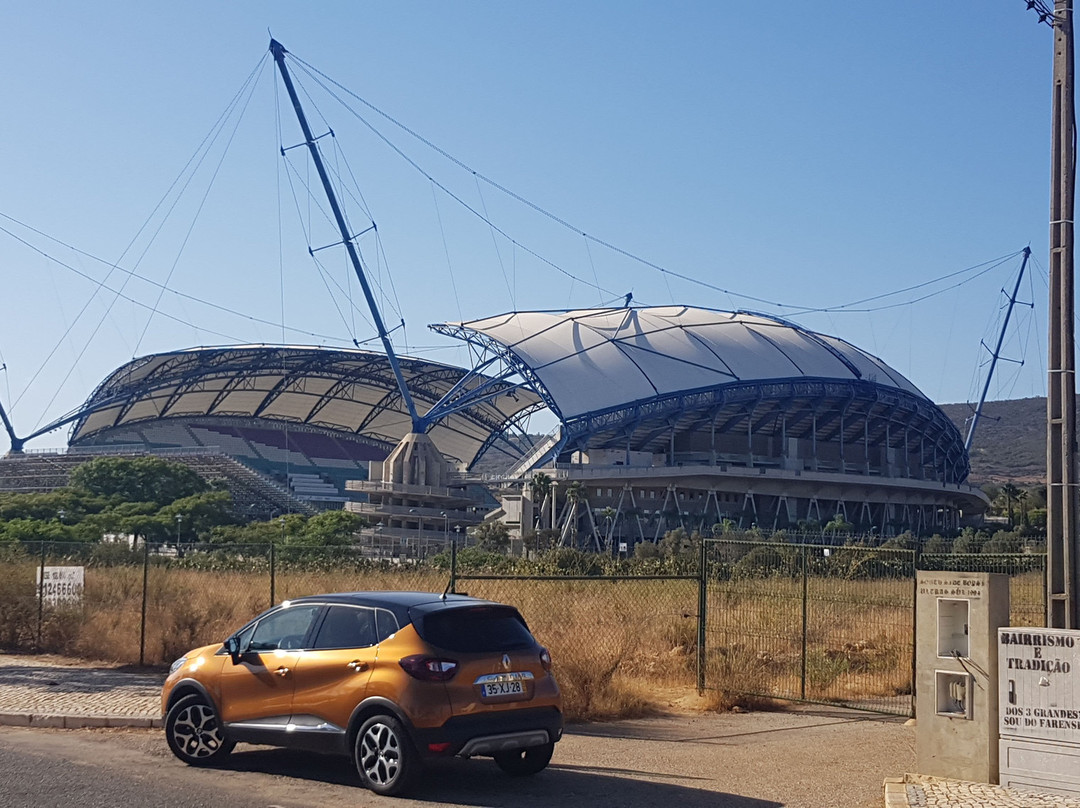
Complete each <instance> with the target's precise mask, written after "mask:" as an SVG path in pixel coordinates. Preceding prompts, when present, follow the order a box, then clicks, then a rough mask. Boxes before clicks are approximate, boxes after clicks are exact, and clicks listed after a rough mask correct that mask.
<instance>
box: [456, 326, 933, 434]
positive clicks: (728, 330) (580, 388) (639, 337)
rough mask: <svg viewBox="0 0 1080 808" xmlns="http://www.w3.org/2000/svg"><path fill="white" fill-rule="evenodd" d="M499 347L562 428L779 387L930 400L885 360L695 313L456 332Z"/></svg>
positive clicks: (838, 343)
mask: <svg viewBox="0 0 1080 808" xmlns="http://www.w3.org/2000/svg"><path fill="white" fill-rule="evenodd" d="M450 325H453V326H456V327H459V328H462V329H465V330H467V331H473V332H476V333H478V334H483V335H485V336H486V337H488V338H489V339H491V340H493V341H495V342H497V343H500V344H501V345H502V346H504V347H505V348H506V349H508V350H509V351H510V352H511V353H512V354H513V355H514V356H516V357H517V359H518V361H520V362H521V363H522V364H523V365H525V366H526V367H528V368H529V369H530V371H531V372H532V373H533V374H534V375H535V376H536V377H537V379H538V380H539V381H540V383H541V384H542V385H543V386H544V388H545V389H546V391H547V393H548V395H549V396H550V397H551V399H552V400H553V401H554V402H555V403H556V405H557V406H558V408H559V410H560V412H561V415H562V417H563V418H564V419H572V418H574V417H576V416H580V415H584V414H587V413H593V412H600V411H605V410H609V409H615V408H618V407H623V406H626V405H627V404H630V403H632V402H636V401H642V400H647V399H650V398H654V397H663V396H666V395H672V394H677V393H680V392H684V391H689V390H699V389H706V388H715V387H718V386H722V385H724V384H728V383H737V382H750V381H762V382H765V381H769V380H774V379H797V378H808V379H809V378H813V379H838V380H844V381H852V380H860V379H861V380H863V381H870V382H874V383H876V384H879V385H884V386H887V387H895V388H897V389H899V390H903V391H905V392H907V393H911V394H913V395H916V396H918V397H920V398H923V399H925V398H926V397H925V396H924V395H923V394H922V393H921V392H920V391H919V390H918V389H917V388H916V387H915V385H913V384H912V383H911V382H910V381H908V380H907V379H906V378H904V377H903V376H902V375H901V374H899V373H897V372H896V371H895V370H893V369H892V368H890V367H889V366H888V365H886V364H885V363H884V362H882V361H881V360H880V359H877V358H876V357H874V356H871V355H870V354H868V353H866V352H865V351H862V350H860V349H858V348H856V347H855V346H853V345H851V344H849V343H847V342H844V341H843V340H841V339H838V338H836V337H829V336H824V335H821V334H817V333H815V332H812V331H808V330H805V329H802V328H800V327H798V326H795V325H792V324H791V323H787V322H783V321H781V320H775V319H772V318H769V317H766V316H763V315H758V314H747V313H743V312H724V311H714V310H711V309H700V308H694V307H690V306H661V307H653V308H620V309H583V310H578V311H569V312H545V311H526V312H511V313H507V314H500V315H496V316H494V317H486V318H483V319H480V320H472V321H469V322H462V323H453V324H450Z"/></svg>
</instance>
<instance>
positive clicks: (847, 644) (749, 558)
mask: <svg viewBox="0 0 1080 808" xmlns="http://www.w3.org/2000/svg"><path fill="white" fill-rule="evenodd" d="M707 548H708V549H707V553H706V570H705V573H706V582H707V583H706V611H705V620H704V624H705V649H706V653H705V659H704V684H705V687H706V688H709V689H716V690H722V691H729V692H737V693H743V694H748V695H752V696H760V697H767V698H779V699H801V700H807V701H827V702H830V703H838V704H845V705H848V706H852V707H859V708H862V709H869V710H877V711H882V712H889V713H895V712H899V713H902V714H906V713H907V712H908V711H909V710H910V704H911V701H910V693H911V672H912V633H913V628H912V626H913V622H912V581H913V579H914V560H915V554H914V553H913V552H911V551H907V550H885V549H879V548H878V549H871V548H862V547H833V546H825V545H811V544H777V543H770V542H762V541H757V542H755V541H736V540H724V539H715V540H709V541H708V542H707Z"/></svg>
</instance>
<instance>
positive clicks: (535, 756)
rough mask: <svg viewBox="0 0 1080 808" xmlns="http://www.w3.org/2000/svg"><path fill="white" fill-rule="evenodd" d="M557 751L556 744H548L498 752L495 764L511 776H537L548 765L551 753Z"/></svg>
mask: <svg viewBox="0 0 1080 808" xmlns="http://www.w3.org/2000/svg"><path fill="white" fill-rule="evenodd" d="M554 751H555V744H553V743H548V744H544V745H543V746H530V747H528V748H527V749H515V750H514V751H513V752H497V753H496V754H495V762H496V763H497V764H498V765H499V768H500V769H502V770H503V771H504V772H506V773H507V774H509V775H512V776H514V777H524V776H526V775H529V774H536V773H537V772H538V771H540V770H542V769H543V768H544V767H545V766H547V765H548V762H549V761H550V760H551V753H552V752H554Z"/></svg>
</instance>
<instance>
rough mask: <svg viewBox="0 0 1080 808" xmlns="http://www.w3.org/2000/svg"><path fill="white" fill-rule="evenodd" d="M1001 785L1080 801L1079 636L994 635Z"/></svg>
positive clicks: (1045, 631) (1038, 631)
mask: <svg viewBox="0 0 1080 808" xmlns="http://www.w3.org/2000/svg"><path fill="white" fill-rule="evenodd" d="M998 700H999V704H1000V710H999V713H1000V717H1001V746H1000V752H1001V784H1002V785H1003V786H1010V787H1012V788H1030V789H1037V790H1039V791H1046V792H1051V793H1054V794H1069V795H1072V796H1076V795H1080V631H1067V630H1065V629H1051V628H1024V627H1012V628H1003V629H1000V630H999V631H998Z"/></svg>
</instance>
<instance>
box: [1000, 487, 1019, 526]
mask: <svg viewBox="0 0 1080 808" xmlns="http://www.w3.org/2000/svg"><path fill="white" fill-rule="evenodd" d="M1019 493H1020V489H1019V488H1017V487H1016V486H1015V485H1013V484H1012V483H1011V482H1008V483H1005V485H1003V486H1001V496H1003V497H1005V508H1006V510H1007V511H1008V513H1009V527H1012V524H1013V500H1014V499H1016V497H1017V495H1018V494H1019Z"/></svg>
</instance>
